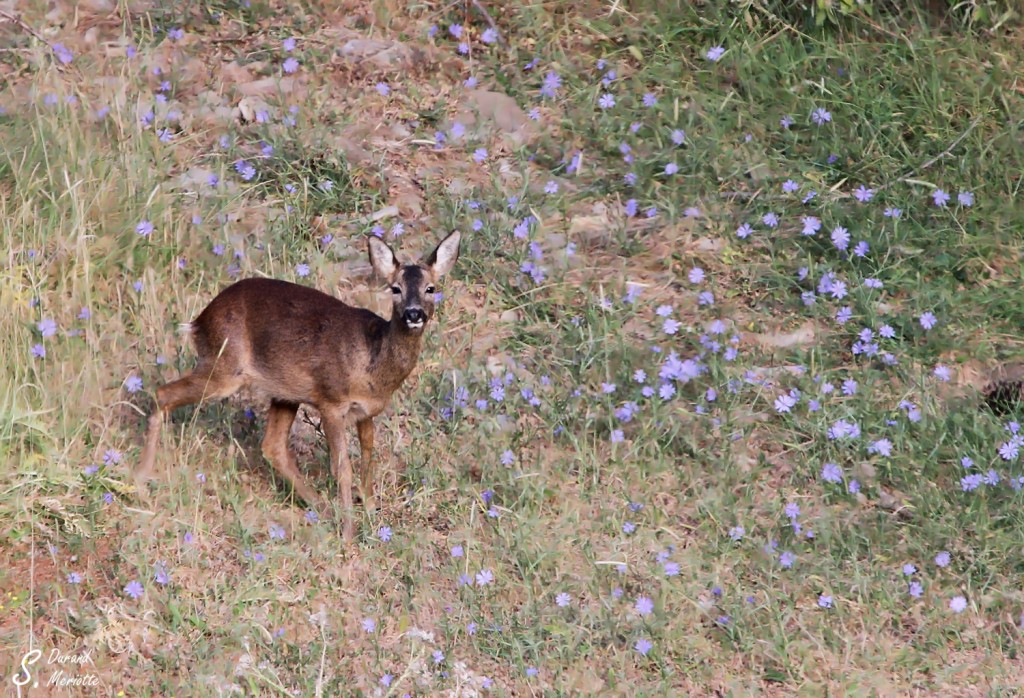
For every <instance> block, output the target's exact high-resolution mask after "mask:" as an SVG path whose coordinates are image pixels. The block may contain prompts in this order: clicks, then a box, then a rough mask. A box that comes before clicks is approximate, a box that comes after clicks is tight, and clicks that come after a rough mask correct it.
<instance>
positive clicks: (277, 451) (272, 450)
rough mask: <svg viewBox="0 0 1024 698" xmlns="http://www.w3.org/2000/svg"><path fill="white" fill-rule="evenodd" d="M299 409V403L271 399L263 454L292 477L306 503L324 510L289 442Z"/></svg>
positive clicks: (290, 482)
mask: <svg viewBox="0 0 1024 698" xmlns="http://www.w3.org/2000/svg"><path fill="white" fill-rule="evenodd" d="M298 410H299V404H298V403H296V402H284V401H282V400H271V402H270V412H269V413H268V414H267V429H266V432H264V434H263V444H262V449H263V457H264V458H266V459H267V460H268V461H270V464H271V465H273V466H274V470H276V471H277V472H278V473H279V474H280V475H281V477H283V478H284V479H285V480H287V481H288V484H290V485H291V486H292V489H293V490H294V491H295V494H297V495H299V496H300V497H301V498H302V499H303V500H304V501H305V502H306V504H308V505H309V506H311V507H313V508H314V509H316V510H319V511H318V512H317V513H324V512H323V505H322V501H321V499H320V496H319V495H318V494H317V493H316V490H314V489H313V488H312V487H310V485H309V483H307V482H306V479H305V478H304V477H303V476H302V473H300V472H299V467H298V465H297V464H296V462H295V454H294V453H293V452H292V450H291V448H290V447H289V446H288V435H289V434H290V433H291V430H292V423H293V422H294V421H295V415H296V413H297V412H298Z"/></svg>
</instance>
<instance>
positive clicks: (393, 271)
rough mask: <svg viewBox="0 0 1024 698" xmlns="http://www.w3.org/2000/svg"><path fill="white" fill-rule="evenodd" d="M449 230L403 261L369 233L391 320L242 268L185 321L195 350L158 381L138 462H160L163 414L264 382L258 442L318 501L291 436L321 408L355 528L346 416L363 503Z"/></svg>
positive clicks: (444, 261)
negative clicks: (189, 367) (423, 254)
mask: <svg viewBox="0 0 1024 698" xmlns="http://www.w3.org/2000/svg"><path fill="white" fill-rule="evenodd" d="M459 241H460V234H459V232H458V231H455V232H453V233H452V234H451V235H449V236H448V237H446V238H445V239H444V240H442V241H441V243H440V244H438V246H437V248H435V249H434V251H433V252H431V253H430V256H429V257H427V258H426V259H425V260H423V261H422V262H420V263H418V264H399V263H398V260H397V258H396V257H395V253H394V251H393V250H392V249H391V248H390V247H389V246H388V245H387V243H385V242H383V241H381V240H379V239H378V238H376V237H370V238H368V243H367V244H368V248H369V255H370V263H371V264H372V265H373V269H374V271H376V272H377V274H379V275H380V276H381V277H383V278H385V279H387V281H388V283H389V284H390V286H391V293H392V301H393V304H392V308H391V320H390V321H388V320H385V319H383V318H382V317H380V316H378V315H376V314H375V313H373V312H371V311H369V310H366V309H364V308H354V307H352V306H350V305H346V304H345V303H342V302H341V301H340V300H338V299H336V298H334V297H332V296H329V295H327V294H325V293H321V292H320V291H317V290H315V289H312V288H309V287H306V286H299V285H297V284H292V283H288V282H287V281H279V280H276V279H260V278H252V279H244V280H242V281H239V282H237V283H235V284H232V285H231V286H228V287H227V288H226V289H224V290H223V291H221V293H220V294H219V295H218V296H217V297H216V298H214V299H213V300H212V301H211V302H210V304H209V305H208V306H206V309H205V310H203V312H201V313H200V314H199V317H197V318H196V319H195V321H194V322H193V323H192V324H191V325H189V326H187V327H188V330H189V331H190V332H191V334H192V338H193V341H194V343H195V347H196V351H197V353H198V355H199V358H198V362H197V365H196V367H195V369H193V371H192V372H191V373H189V374H188V375H185V376H183V377H181V378H179V379H178V380H176V381H172V382H170V383H167V384H165V385H162V386H160V387H159V388H157V391H156V402H157V407H156V410H155V411H154V412H153V414H152V415H151V416H150V418H149V427H148V428H147V431H146V443H145V446H144V447H143V449H142V458H141V460H140V462H139V465H138V468H137V470H136V479H137V480H138V481H139V482H140V483H143V482H144V481H145V479H146V478H147V477H148V476H149V474H150V473H151V472H152V470H153V461H154V459H155V457H156V448H157V442H158V441H159V438H160V429H161V425H162V424H163V421H164V418H165V417H166V416H167V415H169V414H170V412H171V411H172V410H174V409H175V408H176V407H182V406H184V405H191V404H194V403H197V402H201V401H203V400H208V399H214V398H224V397H228V396H229V395H233V394H234V393H235V392H236V391H238V390H239V388H242V387H243V386H252V387H253V388H256V389H258V390H260V391H263V392H266V393H269V395H270V397H271V402H270V412H269V414H268V415H267V428H266V433H265V434H264V437H263V443H262V451H263V455H264V457H266V458H267V460H269V461H270V462H271V464H272V465H273V466H274V468H275V469H276V470H277V471H278V472H279V473H280V474H281V475H282V476H284V478H285V479H286V480H287V481H288V482H289V483H290V484H291V486H292V488H293V489H294V491H295V492H296V493H297V494H298V495H299V496H300V497H301V498H302V499H304V500H305V501H306V502H307V503H308V504H309V505H310V506H312V507H314V509H319V510H320V511H321V512H323V511H324V506H323V500H321V498H320V497H319V496H318V495H317V493H316V492H315V491H314V490H313V489H312V488H311V487H310V486H309V485H308V484H307V483H306V481H305V480H304V479H303V477H302V474H301V473H299V470H298V467H297V466H296V461H295V454H294V453H292V451H291V449H290V448H289V447H288V434H289V432H290V430H291V426H292V422H293V421H295V414H296V412H297V411H298V409H299V404H300V403H306V404H309V405H313V406H314V407H316V408H317V410H319V412H320V415H321V420H322V424H323V428H324V433H325V434H326V436H327V443H328V447H329V448H330V453H331V472H332V473H333V475H334V478H335V480H336V481H337V484H338V490H339V493H340V495H341V506H342V509H343V514H342V536H343V538H344V539H345V541H346V542H349V541H351V540H352V538H353V535H354V530H353V523H352V465H351V463H350V462H349V456H348V434H347V431H346V429H347V427H348V426H349V425H350V424H351V423H352V422H355V425H356V429H357V431H358V434H359V445H360V450H361V453H362V478H361V482H360V490H361V493H362V497H363V504H364V505H365V506H366V507H367V508H369V509H373V508H374V499H373V483H374V474H373V466H372V451H373V418H374V417H375V416H376V415H378V414H380V413H381V412H382V411H383V410H384V408H385V407H386V406H387V404H388V402H389V401H390V399H391V394H392V393H394V392H395V390H397V389H398V386H400V385H401V384H402V381H404V380H405V378H406V376H408V375H409V373H410V372H411V371H412V369H413V368H414V367H415V366H416V361H417V359H418V358H419V354H420V344H421V341H422V339H423V330H424V327H425V326H426V324H427V321H429V320H430V318H431V317H433V315H434V284H436V283H437V281H438V279H439V278H440V277H441V276H443V275H444V274H447V273H448V272H449V271H450V270H451V268H452V266H453V265H454V264H455V261H456V260H457V259H458V257H459Z"/></svg>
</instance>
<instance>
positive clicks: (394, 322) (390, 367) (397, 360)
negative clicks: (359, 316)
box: [381, 317, 423, 383]
mask: <svg viewBox="0 0 1024 698" xmlns="http://www.w3.org/2000/svg"><path fill="white" fill-rule="evenodd" d="M422 342H423V332H422V331H420V332H410V331H409V328H407V327H406V326H405V322H403V321H402V319H401V318H398V317H393V318H391V321H390V322H389V323H388V331H387V333H386V334H385V335H384V342H383V345H382V346H381V354H382V358H383V359H384V361H383V362H382V366H383V367H385V370H386V371H387V373H388V374H389V377H391V376H394V378H395V379H397V383H401V382H402V381H403V380H405V377H406V376H408V375H409V374H410V373H411V372H412V370H413V369H414V368H415V367H416V362H417V361H418V360H419V358H420V347H421V345H422Z"/></svg>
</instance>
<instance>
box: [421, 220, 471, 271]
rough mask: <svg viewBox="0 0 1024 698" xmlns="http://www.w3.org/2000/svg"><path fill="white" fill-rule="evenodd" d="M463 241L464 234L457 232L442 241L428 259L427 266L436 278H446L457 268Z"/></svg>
mask: <svg viewBox="0 0 1024 698" xmlns="http://www.w3.org/2000/svg"><path fill="white" fill-rule="evenodd" d="M461 241H462V233H460V232H459V231H458V230H456V231H455V232H454V233H452V234H451V235H449V236H448V237H446V238H445V239H444V240H442V241H441V242H440V243H439V244H438V246H437V247H436V248H434V251H433V252H431V253H430V256H429V257H427V259H426V263H427V266H428V267H430V270H431V271H432V272H433V274H434V276H435V277H436V278H440V277H442V276H444V275H445V274H447V273H448V272H450V271H451V270H452V267H454V266H455V260H457V259H458V258H459V243H460V242H461Z"/></svg>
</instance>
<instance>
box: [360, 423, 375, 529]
mask: <svg viewBox="0 0 1024 698" xmlns="http://www.w3.org/2000/svg"><path fill="white" fill-rule="evenodd" d="M356 429H357V431H358V432H359V451H360V454H361V456H362V457H361V458H360V465H361V466H362V467H361V470H362V473H361V476H360V478H359V494H360V495H361V496H362V498H363V508H365V509H366V510H367V511H376V510H377V502H376V500H375V499H374V496H373V487H374V483H375V481H376V478H375V476H374V472H373V418H372V417H366V418H365V419H360V420H359V421H358V422H356Z"/></svg>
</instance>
